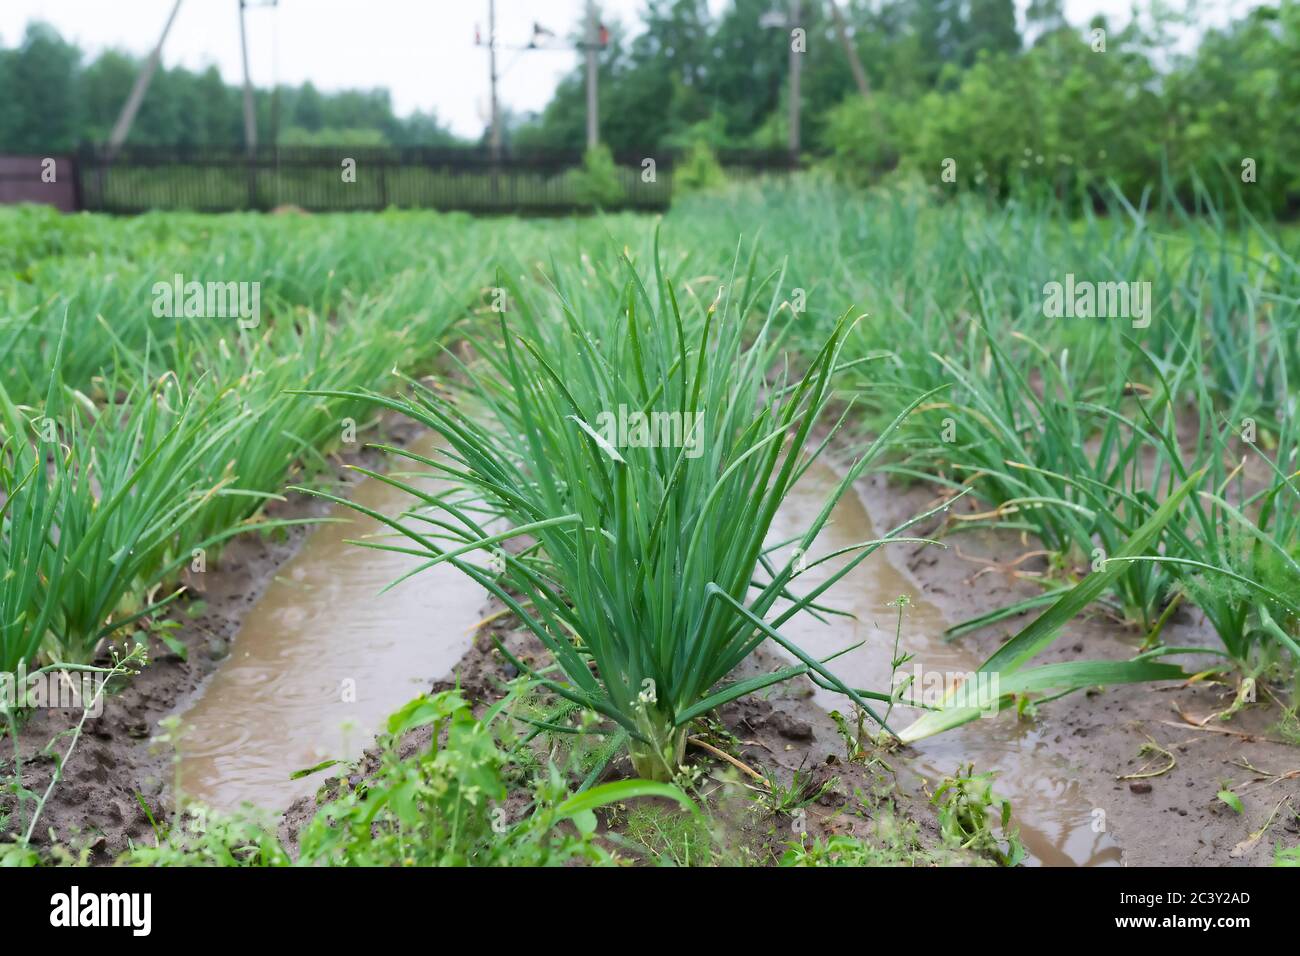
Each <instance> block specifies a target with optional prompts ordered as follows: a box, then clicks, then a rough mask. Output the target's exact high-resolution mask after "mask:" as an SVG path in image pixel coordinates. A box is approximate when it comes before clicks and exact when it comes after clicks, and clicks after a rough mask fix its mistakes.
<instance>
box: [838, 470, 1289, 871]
mask: <svg viewBox="0 0 1300 956" xmlns="http://www.w3.org/2000/svg"><path fill="white" fill-rule="evenodd" d="M860 485H861V488H860V491H861V494H862V496H863V498H864V499H865V500H866V502H867V503H868V507H869V508H870V509H871V510H872V512H873V514H874V515H875V516H876V518H877V521H878V523H879V525H880V527H881V528H889V527H893V526H895V525H897V524H899V523H901V522H903V521H905V520H906V519H907V518H908V517H910V516H912V515H914V514H917V513H920V512H922V511H924V510H927V509H928V508H929V507H932V506H933V504H934V503H935V502H936V500H937V499H936V498H935V497H934V491H933V489H930V488H927V487H924V486H920V485H917V486H913V487H910V488H907V489H901V488H899V487H897V486H896V485H894V484H892V483H887V482H886V481H885V479H884V477H883V476H880V475H876V476H872V477H869V478H867V479H864V480H863V481H862V482H861V483H860ZM965 504H966V503H965V502H962V503H959V504H958V507H962V506H963V505H965ZM969 508H970V510H972V511H973V510H977V509H976V507H975V506H974V505H970V506H969ZM937 524H939V522H938V521H937V520H936V521H935V522H932V524H931V526H930V527H928V528H927V527H921V528H916V529H913V530H914V531H915V532H916V533H917V534H920V535H924V534H926V532H927V531H933V530H934V528H935V526H936V525H937ZM947 543H948V544H949V546H950V547H949V550H946V551H941V550H938V549H935V548H915V549H912V550H911V552H910V553H909V554H908V556H907V558H906V560H905V561H904V562H899V563H902V564H904V566H905V570H906V573H907V574H908V575H909V576H910V577H911V578H912V579H913V580H914V581H915V582H916V583H917V586H918V588H919V590H920V592H921V593H922V594H924V595H925V596H926V598H928V600H929V601H930V602H931V603H933V604H934V605H936V606H937V607H939V608H940V609H941V610H942V612H943V613H944V615H945V616H946V617H947V618H948V619H949V621H950V622H951V623H954V624H955V623H958V622H960V621H963V620H966V619H969V618H971V617H974V616H976V615H978V614H981V613H983V612H986V611H990V610H993V609H996V608H999V607H1005V606H1006V605H1008V604H1011V603H1014V602H1015V601H1017V600H1022V599H1024V598H1028V597H1031V596H1033V595H1034V594H1036V593H1039V592H1040V590H1041V589H1040V588H1037V587H1036V586H1035V585H1034V583H1033V581H1032V579H1031V578H1029V577H1028V576H1026V575H1028V574H1033V573H1036V572H1041V571H1042V570H1043V569H1044V567H1045V565H1044V564H1043V563H1042V559H1040V558H1030V559H1028V560H1025V561H1023V562H1020V563H1016V562H1017V561H1018V559H1019V558H1020V557H1021V556H1022V555H1024V554H1025V553H1026V552H1028V551H1032V550H1034V549H1035V548H1036V547H1037V546H1036V544H1035V543H1034V542H1033V541H1032V539H1030V540H1022V539H1021V537H1020V536H1019V535H1017V534H1014V533H998V534H981V535H978V536H976V535H967V534H955V535H950V536H949V537H948V538H947ZM1017 572H1019V573H1020V574H1019V576H1018V574H1017ZM1029 620H1031V618H1030V617H1029V616H1022V617H1020V618H1017V619H1013V620H1010V621H1005V622H1002V623H1001V624H999V625H994V626H992V627H989V628H985V629H984V630H983V631H982V632H979V633H975V634H970V635H968V636H965V637H963V638H960V643H961V644H963V645H965V646H967V647H969V648H970V649H972V650H975V651H977V655H978V657H979V658H980V659H981V660H982V659H984V658H986V657H987V656H988V655H989V654H991V653H992V652H993V651H994V650H996V649H997V647H998V646H999V645H1000V644H1001V643H1002V642H1003V641H1004V640H1005V639H1006V638H1008V637H1010V636H1011V635H1012V634H1014V633H1015V632H1016V631H1017V630H1018V629H1019V628H1021V627H1023V626H1024V625H1025V624H1026V623H1028V621H1029ZM1162 636H1163V639H1164V641H1165V643H1166V644H1168V645H1170V646H1180V647H1206V646H1213V645H1214V643H1215V641H1216V638H1215V636H1214V634H1213V631H1212V630H1211V628H1210V627H1209V625H1208V623H1207V622H1206V621H1205V619H1204V616H1203V615H1202V614H1201V613H1200V611H1199V610H1197V609H1195V608H1188V607H1187V606H1186V605H1184V606H1183V608H1181V609H1180V610H1179V611H1178V612H1176V614H1175V617H1174V618H1173V619H1172V620H1171V621H1170V623H1169V624H1168V625H1167V626H1166V628H1165V630H1164V633H1163V635H1162ZM1141 637H1142V635H1140V634H1137V633H1136V632H1134V631H1132V630H1129V629H1126V628H1125V627H1123V626H1122V625H1121V624H1120V623H1118V622H1116V621H1113V620H1110V619H1108V618H1107V617H1106V616H1105V615H1102V614H1096V613H1093V614H1090V615H1085V616H1083V617H1080V618H1077V619H1076V620H1075V621H1073V622H1072V623H1071V624H1070V625H1069V626H1068V627H1067V628H1066V629H1065V631H1064V632H1063V633H1062V635H1061V636H1060V637H1059V638H1057V640H1056V642H1055V643H1054V644H1053V645H1052V646H1051V647H1050V648H1049V649H1048V650H1047V651H1046V652H1045V653H1044V654H1043V655H1042V656H1041V658H1040V660H1041V662H1042V663H1051V662H1055V661H1065V660H1075V659H1081V658H1085V657H1086V658H1096V659H1116V660H1118V659H1124V658H1127V657H1131V656H1132V655H1133V654H1134V652H1135V649H1136V647H1137V645H1138V643H1139V641H1140V640H1141ZM1172 660H1176V661H1178V662H1179V663H1181V664H1182V665H1183V667H1184V669H1185V670H1189V671H1197V670H1200V669H1202V668H1205V667H1210V666H1213V665H1214V664H1215V663H1216V661H1220V660H1221V658H1216V657H1212V656H1209V655H1207V656H1205V657H1186V658H1172ZM1277 690H1279V691H1280V690H1281V689H1280V688H1278V689H1277ZM1236 691H1237V688H1236V687H1235V686H1232V685H1225V684H1221V683H1210V682H1196V683H1189V684H1184V685H1169V684H1162V685H1143V684H1130V685H1119V686H1114V687H1109V688H1105V689H1097V690H1095V691H1089V692H1085V693H1077V694H1073V695H1070V696H1068V697H1065V698H1062V699H1060V700H1057V701H1054V702H1051V703H1048V704H1046V705H1044V706H1042V707H1041V708H1039V709H1038V712H1037V714H1036V716H1035V717H1034V718H1032V720H1028V721H1024V722H1023V723H1024V725H1025V727H1026V729H1027V730H1028V731H1032V732H1035V733H1037V734H1038V735H1039V739H1040V741H1041V745H1042V746H1044V747H1046V748H1048V749H1050V751H1051V752H1052V753H1053V754H1054V755H1056V756H1057V757H1059V758H1060V759H1061V760H1063V761H1064V762H1065V763H1066V764H1067V765H1068V766H1069V767H1070V768H1071V771H1072V773H1073V774H1074V777H1075V780H1076V781H1077V784H1078V787H1079V788H1080V789H1081V790H1082V791H1083V792H1084V793H1085V794H1086V795H1087V797H1088V799H1089V800H1090V801H1092V802H1093V807H1094V809H1093V814H1094V815H1095V817H1096V819H1097V820H1098V821H1099V822H1100V823H1104V826H1105V828H1106V832H1107V833H1108V834H1109V835H1110V836H1111V837H1112V838H1113V840H1114V842H1115V844H1116V845H1117V846H1118V847H1119V848H1120V860H1119V862H1120V863H1121V864H1122V865H1125V866H1184V865H1191V866H1238V865H1247V866H1249V865H1254V866H1263V865H1268V864H1270V863H1271V862H1272V860H1273V853H1274V845H1275V844H1281V845H1282V846H1284V847H1291V846H1295V845H1296V843H1297V842H1298V835H1300V823H1298V821H1297V816H1296V814H1297V813H1300V773H1298V772H1297V771H1300V747H1297V746H1294V745H1293V744H1292V743H1289V742H1287V739H1286V734H1285V732H1284V731H1283V729H1281V728H1279V727H1278V726H1277V725H1278V723H1279V720H1280V719H1281V718H1282V716H1283V712H1282V710H1281V708H1280V707H1279V706H1277V704H1276V702H1275V701H1274V700H1273V699H1271V697H1270V695H1269V694H1268V693H1267V692H1266V691H1263V690H1261V691H1260V692H1258V693H1257V695H1256V696H1257V699H1258V703H1256V704H1251V705H1247V706H1246V707H1245V708H1244V709H1243V710H1241V711H1239V712H1238V713H1236V714H1235V715H1234V716H1232V717H1231V719H1229V720H1226V721H1225V720H1218V719H1210V720H1208V721H1207V720H1206V718H1207V717H1210V715H1212V714H1216V713H1220V712H1222V711H1224V710H1225V709H1227V708H1228V707H1229V706H1230V705H1231V704H1232V702H1233V700H1234V698H1235V697H1236ZM997 719H998V720H999V721H1013V720H1015V718H1014V717H1013V716H1012V715H1002V716H1000V717H999V718H997ZM1202 723H1203V724H1204V725H1203V726H1201V724H1202ZM1291 734H1292V736H1291V738H1290V739H1291V740H1295V739H1296V737H1295V736H1294V734H1295V730H1294V729H1292V730H1291ZM1151 743H1155V744H1157V745H1158V746H1159V747H1160V748H1162V749H1163V750H1165V751H1167V752H1168V753H1169V754H1170V755H1171V757H1165V756H1163V755H1160V754H1158V753H1155V752H1148V753H1147V754H1145V755H1144V754H1141V753H1140V751H1141V749H1142V747H1143V746H1144V745H1149V744H1151ZM1165 767H1169V768H1170V769H1168V771H1167V772H1159V771H1163V770H1164V768H1165ZM1250 768H1254V769H1250ZM977 769H978V768H977ZM1157 772H1159V773H1158V775H1155V776H1143V777H1141V778H1138V779H1131V780H1123V779H1120V778H1122V777H1125V776H1130V775H1135V774H1156V773H1157ZM1288 774H1290V776H1287V775H1288ZM1228 786H1230V787H1231V788H1232V789H1233V790H1234V792H1235V793H1236V794H1237V795H1238V796H1239V797H1240V799H1241V802H1242V805H1243V810H1244V813H1242V814H1238V813H1236V812H1235V811H1234V810H1233V809H1231V808H1230V807H1229V806H1227V804H1225V803H1224V802H1222V801H1221V800H1219V799H1218V798H1217V796H1216V795H1217V794H1218V792H1219V791H1220V790H1222V789H1224V788H1225V787H1228ZM1279 807H1280V810H1279V809H1278V808H1279ZM1275 810H1276V811H1277V813H1276V816H1274V811H1275ZM1270 819H1271V820H1272V825H1271V827H1269V829H1268V830H1267V831H1266V832H1264V833H1263V834H1262V836H1261V837H1260V838H1259V839H1252V837H1253V836H1254V835H1255V834H1256V833H1257V832H1258V831H1260V830H1261V829H1262V828H1264V827H1265V825H1266V824H1268V823H1269V821H1270Z"/></svg>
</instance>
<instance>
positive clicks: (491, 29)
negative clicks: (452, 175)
mask: <svg viewBox="0 0 1300 956" xmlns="http://www.w3.org/2000/svg"><path fill="white" fill-rule="evenodd" d="M488 78H489V81H490V85H491V88H492V136H491V140H490V142H491V144H492V162H494V163H495V162H499V161H500V159H501V106H500V104H499V103H498V102H497V3H496V0H488Z"/></svg>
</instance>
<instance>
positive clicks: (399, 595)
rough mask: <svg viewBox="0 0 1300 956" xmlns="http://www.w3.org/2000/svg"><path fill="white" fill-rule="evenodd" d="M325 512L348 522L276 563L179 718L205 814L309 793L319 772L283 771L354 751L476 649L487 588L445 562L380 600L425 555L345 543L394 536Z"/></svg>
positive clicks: (279, 804)
mask: <svg viewBox="0 0 1300 956" xmlns="http://www.w3.org/2000/svg"><path fill="white" fill-rule="evenodd" d="M438 447H440V444H439V439H438V438H437V437H436V436H435V435H433V434H432V433H424V434H421V435H420V436H419V437H418V438H417V439H416V440H415V441H414V442H412V444H411V448H412V450H413V451H415V452H417V453H419V454H422V455H425V456H426V457H428V456H431V455H432V453H433V452H434V450H435V449H437V448H438ZM394 461H395V466H396V467H397V468H398V469H400V468H402V467H403V465H405V464H406V463H404V462H401V461H399V460H397V459H395V460H394ZM412 467H413V468H415V467H418V466H415V465H412ZM421 486H422V487H424V488H435V487H437V482H436V481H434V480H433V479H429V480H423V479H421ZM352 500H354V501H357V502H358V503H360V504H364V505H366V506H367V507H370V508H373V509H374V510H376V511H378V512H380V513H382V514H390V515H392V514H397V513H399V512H401V511H402V510H403V509H404V508H407V507H409V506H410V504H411V502H412V500H413V499H411V498H410V497H409V496H408V495H406V494H404V493H403V492H401V491H399V490H397V489H395V488H392V487H391V486H389V485H386V484H384V483H383V482H380V481H376V480H374V479H366V480H365V481H363V482H361V483H360V484H358V485H357V486H356V487H355V488H354V489H353V494H352ZM330 516H331V517H335V518H344V519H346V523H339V524H325V525H321V526H320V527H318V528H316V529H315V530H314V531H313V532H312V533H311V535H310V536H309V537H308V538H307V540H306V541H305V542H304V543H303V547H302V549H301V550H300V551H299V552H298V554H297V555H295V556H294V557H293V558H292V559H291V560H290V561H289V562H288V563H286V564H285V565H284V566H283V567H281V569H280V571H279V573H278V574H277V575H276V578H275V580H274V581H272V582H271V583H270V584H269V585H268V586H267V588H266V590H265V592H264V593H263V594H262V596H261V598H260V599H259V600H258V601H257V603H256V604H255V605H254V606H253V607H252V608H250V609H249V613H248V615H247V616H246V617H245V619H244V622H243V626H242V627H241V628H240V631H239V633H238V635H236V637H235V640H234V642H233V644H232V646H231V654H230V658H229V659H228V660H227V661H226V662H225V663H224V664H223V665H222V666H221V667H220V668H219V669H218V670H217V672H216V673H215V674H214V675H213V676H212V679H211V681H210V683H209V684H208V685H207V687H206V688H205V689H204V691H203V693H202V696H201V697H200V698H199V699H198V700H197V702H196V703H195V704H194V706H193V707H192V708H191V709H190V710H189V711H188V712H186V713H185V714H183V715H182V721H183V723H184V726H185V728H186V734H185V737H184V741H183V745H182V761H181V786H182V790H183V792H184V793H186V794H187V795H189V796H191V797H193V798H195V799H197V800H200V801H202V802H204V803H206V804H208V805H209V806H211V807H214V808H217V809H222V810H233V809H236V808H238V807H239V806H240V804H242V803H244V802H250V803H253V804H255V805H257V806H259V807H263V808H268V809H276V810H278V809H281V808H283V807H286V806H288V805H289V804H290V803H291V802H293V800H295V799H297V798H298V797H300V796H304V795H307V794H310V793H313V792H315V790H316V788H317V787H318V786H319V785H320V782H321V781H322V780H323V779H324V778H325V776H326V774H322V773H317V774H315V775H313V776H311V777H307V778H304V779H301V780H290V779H289V778H290V775H291V774H292V773H293V772H294V771H296V770H300V769H303V768H306V767H311V766H314V765H316V764H318V763H320V762H322V761H323V760H327V759H339V760H346V759H351V758H354V757H357V756H359V755H360V753H361V751H362V750H363V749H364V748H365V747H366V746H367V745H368V744H369V743H371V742H372V740H373V737H374V735H375V733H376V732H377V731H379V730H380V729H381V728H382V727H383V722H384V720H385V719H386V718H387V716H388V715H389V714H390V713H392V712H393V711H394V710H396V709H397V708H398V707H399V706H401V704H403V703H405V702H406V701H407V700H409V699H410V698H412V697H414V696H416V695H417V694H419V693H420V692H421V691H424V690H427V689H428V686H429V684H430V682H431V681H432V680H433V679H435V678H437V677H440V676H444V675H446V674H448V673H450V672H451V670H452V668H453V667H454V666H455V664H456V662H457V661H458V660H460V658H461V657H462V656H463V655H464V653H465V652H466V651H467V650H468V649H469V647H470V641H471V636H470V633H469V629H470V628H471V627H472V626H473V625H474V624H475V623H476V622H477V621H478V620H479V618H480V616H481V613H482V610H483V607H484V605H485V602H486V599H487V594H486V592H485V591H483V590H482V589H481V588H479V587H478V586H477V585H475V584H474V583H473V582H471V581H470V580H469V579H468V578H466V577H465V576H464V575H463V574H461V573H460V572H459V571H457V570H456V569H455V568H453V567H450V566H439V567H436V568H431V569H429V570H426V571H422V572H421V573H420V574H418V575H416V576H415V577H413V578H411V579H409V580H407V581H404V582H403V583H402V584H400V585H399V586H397V587H396V588H394V589H393V590H391V591H389V592H388V593H387V594H382V595H381V594H380V593H379V592H380V591H382V590H383V588H384V587H386V586H387V585H389V584H391V583H392V582H393V581H395V580H396V579H397V578H399V577H400V576H401V575H402V574H404V573H406V572H407V571H409V570H410V569H411V568H412V567H414V566H417V565H418V564H419V563H420V559H419V558H416V557H413V556H410V555H402V554H394V553H392V552H388V551H376V550H374V549H371V548H361V547H358V546H356V545H352V544H347V543H346V542H345V539H348V538H352V539H359V538H364V537H367V536H374V535H380V534H384V533H389V534H391V531H390V529H388V528H387V527H385V526H384V525H382V524H380V523H379V522H377V521H375V520H373V519H371V518H368V517H366V516H364V515H359V514H357V513H356V512H354V511H352V510H350V509H348V508H344V507H342V506H337V507H336V508H335V509H334V510H333V511H332V512H331V513H330ZM394 540H395V539H394Z"/></svg>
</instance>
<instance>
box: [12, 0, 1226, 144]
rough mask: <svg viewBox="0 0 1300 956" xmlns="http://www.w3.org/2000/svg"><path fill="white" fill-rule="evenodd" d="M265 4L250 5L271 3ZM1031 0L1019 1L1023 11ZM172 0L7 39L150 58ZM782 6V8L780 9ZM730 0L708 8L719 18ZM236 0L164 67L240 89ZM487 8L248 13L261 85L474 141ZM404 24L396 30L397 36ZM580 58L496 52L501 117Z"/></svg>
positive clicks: (484, 70)
mask: <svg viewBox="0 0 1300 956" xmlns="http://www.w3.org/2000/svg"><path fill="white" fill-rule="evenodd" d="M267 2H268V0H250V3H267ZM1027 2H1028V0H1017V6H1018V8H1020V9H1021V10H1022V11H1023V8H1024V6H1025V5H1026V4H1027ZM1246 2H1248V0H1209V6H1211V7H1213V8H1214V12H1213V13H1209V14H1207V15H1206V20H1207V22H1208V21H1212V22H1215V23H1220V22H1223V20H1224V19H1225V11H1224V9H1223V8H1225V7H1229V6H1231V7H1236V8H1238V9H1240V8H1241V6H1242V5H1243V3H1246ZM172 3H173V0H0V40H3V42H4V43H6V44H14V43H16V42H17V41H18V40H19V39H20V38H21V36H22V33H23V30H24V29H25V27H26V24H27V22H28V21H29V20H33V19H41V20H45V21H46V22H48V23H51V24H52V25H53V26H54V27H56V28H57V29H58V31H59V32H60V33H61V34H62V35H63V36H64V37H65V38H67V39H69V40H72V41H74V42H76V43H77V44H78V45H79V46H80V47H81V48H82V49H83V50H85V51H87V53H89V54H90V55H91V56H92V57H93V56H94V55H95V54H97V53H99V52H100V51H102V50H104V49H109V48H117V49H121V50H126V51H128V52H130V53H133V54H136V55H139V56H143V55H145V54H146V53H148V51H149V50H150V49H151V48H152V46H153V44H154V43H155V42H156V41H157V38H158V34H159V33H160V32H161V30H162V26H163V24H164V23H165V22H166V19H167V15H168V13H169V12H170V11H171V7H172ZM778 3H779V0H773V6H776V5H777V4H778ZM725 5H726V0H709V7H710V9H712V10H714V11H716V10H719V9H721V8H722V7H723V6H725ZM496 6H497V36H498V43H499V44H501V45H502V46H506V47H508V46H516V47H517V46H522V45H524V44H526V43H527V42H528V40H529V37H530V35H531V33H532V25H533V22H534V21H537V22H539V23H541V24H542V25H543V26H545V27H547V28H549V29H550V30H552V31H554V32H555V33H556V34H557V35H558V37H559V38H560V40H561V41H563V40H564V38H566V37H568V36H569V35H571V33H572V32H573V31H574V30H575V29H576V28H577V26H578V24H579V22H580V21H581V18H582V16H583V11H584V9H585V0H497V4H496ZM601 6H602V8H603V9H604V10H605V11H607V14H606V17H607V20H609V21H617V22H621V23H623V24H625V25H627V26H629V27H634V26H635V25H636V24H637V23H638V22H639V16H638V14H639V12H640V10H641V9H642V8H643V6H644V0H604V2H603V3H602V4H601ZM1131 6H1132V0H1066V3H1065V9H1066V16H1067V18H1068V19H1069V20H1070V21H1071V22H1072V23H1074V24H1076V25H1081V24H1083V23H1086V22H1087V21H1088V20H1089V19H1090V18H1091V17H1092V16H1093V15H1095V14H1097V13H1104V14H1105V15H1106V16H1107V17H1108V18H1109V19H1110V21H1111V23H1112V25H1113V26H1116V27H1118V26H1120V25H1122V24H1123V23H1125V22H1127V20H1128V18H1129V13H1128V11H1129V10H1130V8H1131ZM238 7H239V2H238V0H182V3H181V8H180V13H179V14H178V15H177V17H176V22H175V24H173V26H172V30H171V33H170V34H169V35H168V37H167V44H166V46H165V47H164V49H163V63H164V64H165V65H167V66H178V65H180V66H185V67H188V68H191V69H202V68H205V67H207V66H208V65H210V64H216V66H217V68H218V69H219V70H220V71H221V74H222V75H223V76H224V77H225V78H226V79H227V81H229V82H232V83H235V82H240V80H241V77H242V65H241V59H240V52H239V13H238ZM487 9H488V0H279V5H278V7H276V8H275V9H271V8H270V7H269V6H266V7H252V8H250V9H249V10H248V12H247V23H248V34H249V62H250V69H251V71H252V76H253V83H254V84H255V85H258V86H267V85H271V84H273V83H276V82H279V83H289V84H299V83H303V82H306V81H308V80H310V81H311V82H312V83H314V84H315V85H316V86H317V88H319V89H321V90H339V89H373V88H376V87H386V88H387V89H388V90H390V92H391V93H392V98H393V106H394V109H395V110H396V111H397V113H398V114H399V115H408V114H409V113H411V112H413V111H415V110H421V111H424V112H432V113H434V114H435V115H437V116H438V118H439V119H440V121H441V122H442V123H443V125H444V126H447V127H449V128H450V129H451V130H452V131H453V132H455V133H457V134H459V135H461V136H466V137H476V136H477V135H478V134H479V133H480V132H481V131H482V129H483V127H484V125H485V124H486V120H487V116H488V88H489V84H488V58H487V49H486V48H485V47H482V46H475V43H474V36H475V27H476V26H478V27H479V28H480V29H481V31H482V35H483V37H484V38H486V36H487ZM395 25H396V29H395V28H394V27H395ZM577 58H578V54H577V53H576V52H574V51H573V50H563V49H560V50H549V51H544V52H543V51H530V52H519V51H516V50H510V49H504V50H500V51H499V52H498V68H499V70H500V71H501V74H502V75H501V80H500V86H499V93H500V97H501V103H502V107H503V109H506V110H510V111H513V112H516V113H526V112H531V111H536V110H540V109H541V108H542V107H544V106H545V105H546V103H547V101H548V100H549V99H550V97H551V94H552V92H554V90H555V87H556V84H557V83H558V82H559V81H560V79H561V78H562V77H563V76H564V75H565V74H567V73H568V72H569V71H570V70H572V69H573V68H574V66H575V65H576V64H577Z"/></svg>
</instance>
